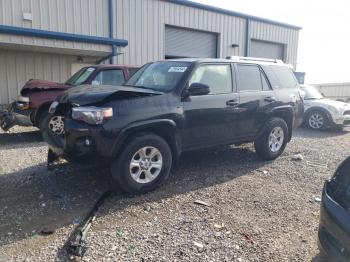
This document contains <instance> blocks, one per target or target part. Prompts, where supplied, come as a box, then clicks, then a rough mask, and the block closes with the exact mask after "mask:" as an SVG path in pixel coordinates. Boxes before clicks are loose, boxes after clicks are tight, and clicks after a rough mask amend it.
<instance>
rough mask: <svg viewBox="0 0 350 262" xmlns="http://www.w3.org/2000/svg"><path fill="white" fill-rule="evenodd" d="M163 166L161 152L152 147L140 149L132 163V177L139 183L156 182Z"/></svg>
mask: <svg viewBox="0 0 350 262" xmlns="http://www.w3.org/2000/svg"><path fill="white" fill-rule="evenodd" d="M162 166H163V158H162V154H161V153H160V151H159V150H158V149H157V148H155V147H151V146H146V147H143V148H141V149H139V150H138V151H137V152H136V153H135V154H134V155H133V157H132V159H131V161H130V168H129V170H130V175H131V177H132V179H133V180H135V181H136V182H137V183H141V184H147V183H150V182H152V181H154V180H155V179H156V178H157V177H158V175H159V173H160V171H161V170H162Z"/></svg>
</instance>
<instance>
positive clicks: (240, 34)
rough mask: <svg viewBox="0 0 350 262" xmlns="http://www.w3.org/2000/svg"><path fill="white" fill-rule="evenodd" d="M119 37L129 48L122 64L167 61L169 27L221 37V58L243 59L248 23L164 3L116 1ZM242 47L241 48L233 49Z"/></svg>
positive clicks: (126, 49)
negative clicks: (165, 58)
mask: <svg viewBox="0 0 350 262" xmlns="http://www.w3.org/2000/svg"><path fill="white" fill-rule="evenodd" d="M116 1H117V5H116V8H117V26H116V27H115V28H116V32H115V34H114V35H115V37H116V38H118V37H123V39H127V40H128V41H129V46H128V47H126V48H124V49H123V52H124V54H123V55H120V56H119V57H118V62H119V63H126V64H144V63H146V62H149V61H154V60H160V59H164V55H165V54H164V52H165V51H164V46H165V42H164V41H165V25H173V26H179V27H185V28H190V29H197V30H203V31H209V32H214V33H218V34H220V35H219V38H220V39H219V50H220V57H225V56H228V55H243V53H244V29H245V19H242V18H237V17H233V16H229V15H222V14H218V13H215V12H210V11H206V10H201V9H197V8H192V7H187V6H182V5H177V4H173V3H170V2H167V1H161V0H116ZM232 44H239V46H240V47H239V48H232V47H231V45H232Z"/></svg>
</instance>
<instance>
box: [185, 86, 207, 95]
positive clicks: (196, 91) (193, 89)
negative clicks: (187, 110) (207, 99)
mask: <svg viewBox="0 0 350 262" xmlns="http://www.w3.org/2000/svg"><path fill="white" fill-rule="evenodd" d="M209 93H210V88H209V86H208V85H206V84H201V83H193V84H191V85H190V87H189V88H188V95H190V96H201V95H207V94H209Z"/></svg>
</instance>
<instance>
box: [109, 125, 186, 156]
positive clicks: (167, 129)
mask: <svg viewBox="0 0 350 262" xmlns="http://www.w3.org/2000/svg"><path fill="white" fill-rule="evenodd" d="M142 134H154V135H157V136H160V137H161V138H163V139H164V140H165V141H166V142H167V143H168V144H169V146H170V149H171V152H172V154H173V157H174V160H175V161H176V160H177V159H178V157H179V156H180V154H181V142H180V137H179V134H178V129H177V125H176V123H175V122H174V121H173V120H170V119H161V120H148V121H142V122H138V123H134V124H132V125H130V126H128V127H126V128H124V129H123V130H122V131H121V132H120V134H119V135H118V138H117V143H116V144H115V145H113V149H112V154H113V157H116V156H118V155H119V153H120V151H121V150H123V148H124V147H125V146H126V144H127V143H128V142H129V141H130V140H131V139H132V138H133V137H135V136H137V135H142Z"/></svg>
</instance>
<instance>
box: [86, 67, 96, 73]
mask: <svg viewBox="0 0 350 262" xmlns="http://www.w3.org/2000/svg"><path fill="white" fill-rule="evenodd" d="M86 71H88V72H94V71H95V68H93V67H89V68H88V69H86Z"/></svg>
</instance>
